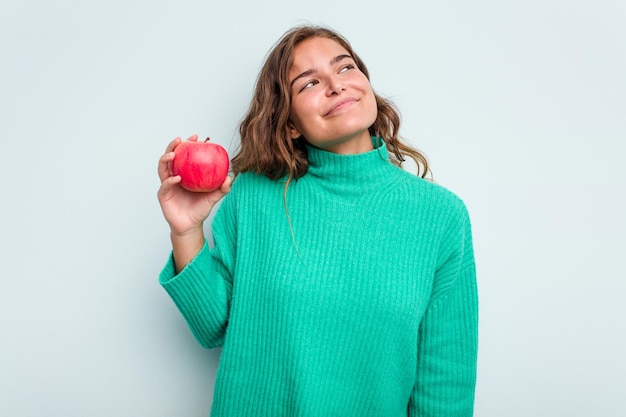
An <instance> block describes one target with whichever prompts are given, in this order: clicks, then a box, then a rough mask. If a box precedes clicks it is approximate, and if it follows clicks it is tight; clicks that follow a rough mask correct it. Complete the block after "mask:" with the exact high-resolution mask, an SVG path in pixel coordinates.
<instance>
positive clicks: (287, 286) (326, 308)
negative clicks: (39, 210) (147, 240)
mask: <svg viewBox="0 0 626 417" xmlns="http://www.w3.org/2000/svg"><path fill="white" fill-rule="evenodd" d="M373 142H374V143H375V146H378V148H377V149H374V150H373V151H370V152H367V153H363V154H357V155H338V154H333V153H330V152H325V151H322V150H319V149H315V148H310V149H309V162H310V167H309V170H308V172H307V174H306V175H304V176H303V177H302V178H300V179H298V180H297V181H294V182H292V183H291V184H290V185H289V188H288V191H287V196H286V198H287V208H288V215H289V219H290V221H289V220H288V217H287V214H286V211H285V206H284V202H283V192H284V185H285V183H284V181H272V180H270V179H268V178H267V177H265V176H264V175H257V174H254V173H244V174H241V175H239V176H238V177H237V180H236V181H235V183H234V185H233V187H232V190H231V192H230V193H229V194H228V195H227V196H226V197H225V198H224V199H223V201H222V204H221V206H220V208H219V209H218V210H217V213H216V215H215V218H214V220H213V224H212V228H213V229H212V230H213V238H214V242H215V244H214V247H213V248H212V249H209V247H208V246H207V245H206V244H205V246H204V248H203V249H202V250H201V251H200V253H199V254H198V255H197V256H196V257H195V258H194V260H193V261H192V262H191V263H189V264H188V265H187V266H186V267H185V269H184V270H183V271H181V272H180V273H179V274H178V275H175V272H174V265H173V261H172V259H171V258H170V260H169V261H168V263H167V264H166V266H165V268H164V269H163V271H162V273H161V275H160V282H161V284H162V285H163V287H164V288H165V289H166V290H167V292H168V293H169V294H170V296H171V297H172V299H173V300H174V302H175V303H176V305H177V306H178V308H179V310H180V311H181V313H182V314H183V316H184V318H185V320H186V321H187V323H188V325H189V327H190V328H191V331H192V332H193V334H194V336H195V337H196V339H197V340H198V342H199V343H200V344H201V345H202V346H205V347H207V348H211V347H216V346H222V345H223V350H222V355H221V359H220V365H219V370H218V373H217V380H216V384H215V393H214V399H213V405H212V412H211V415H212V416H215V417H217V416H219V417H222V416H237V417H247V416H254V417H261V416H263V417H265V416H267V417H277V416H293V417H296V416H298V417H312V416H319V417H331V416H337V417H350V416H355V417H356V416H358V417H367V416H372V417H374V416H380V417H400V416H407V415H408V416H437V417H443V416H471V415H472V413H473V402H474V386H475V378H476V354H477V293H476V280H475V266H474V257H473V251H472V241H471V231H470V223H469V218H468V215H467V211H466V209H465V206H464V204H463V203H462V201H461V200H460V199H459V198H458V197H456V196H455V195H454V194H452V193H451V192H449V191H447V190H446V189H444V188H443V187H441V186H438V185H436V184H433V183H432V182H429V181H426V180H423V179H421V178H419V177H417V176H415V175H412V174H410V173H407V172H405V171H403V170H402V169H400V168H398V167H396V166H394V165H393V164H391V163H390V161H389V158H388V155H387V148H386V146H385V144H384V143H381V141H379V140H373ZM290 223H291V224H290Z"/></svg>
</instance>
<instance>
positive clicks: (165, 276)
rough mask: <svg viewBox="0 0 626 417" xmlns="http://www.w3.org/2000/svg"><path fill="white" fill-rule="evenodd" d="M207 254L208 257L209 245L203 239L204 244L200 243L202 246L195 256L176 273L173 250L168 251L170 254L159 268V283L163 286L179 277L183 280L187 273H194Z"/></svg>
mask: <svg viewBox="0 0 626 417" xmlns="http://www.w3.org/2000/svg"><path fill="white" fill-rule="evenodd" d="M207 256H209V257H210V256H211V255H210V253H209V245H208V243H207V241H206V240H205V241H204V244H203V245H202V248H201V249H200V251H199V252H198V253H197V254H196V256H194V258H193V259H192V260H191V261H190V262H189V263H188V264H187V265H185V267H184V268H183V270H182V271H180V272H179V273H178V274H176V266H175V264H174V253H173V251H172V252H170V256H169V258H168V259H167V262H166V264H165V266H164V267H163V269H162V270H161V273H160V274H159V283H160V284H161V285H162V286H164V287H165V286H167V285H168V284H173V283H174V282H175V281H178V280H181V279H182V280H184V279H185V277H186V276H188V275H196V274H194V272H195V271H197V270H198V267H199V265H198V264H201V263H202V260H203V259H204V258H205V257H207Z"/></svg>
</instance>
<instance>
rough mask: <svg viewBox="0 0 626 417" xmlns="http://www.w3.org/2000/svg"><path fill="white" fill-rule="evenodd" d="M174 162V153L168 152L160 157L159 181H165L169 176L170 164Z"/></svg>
mask: <svg viewBox="0 0 626 417" xmlns="http://www.w3.org/2000/svg"><path fill="white" fill-rule="evenodd" d="M173 160H174V151H169V152H166V153H164V154H163V155H161V158H159V179H160V180H161V182H163V181H165V180H166V179H167V178H169V177H170V176H171V173H170V162H172V161H173Z"/></svg>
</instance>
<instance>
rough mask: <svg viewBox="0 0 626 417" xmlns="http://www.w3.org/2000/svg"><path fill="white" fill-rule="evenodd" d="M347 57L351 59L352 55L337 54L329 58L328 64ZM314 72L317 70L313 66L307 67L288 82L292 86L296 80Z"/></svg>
mask: <svg viewBox="0 0 626 417" xmlns="http://www.w3.org/2000/svg"><path fill="white" fill-rule="evenodd" d="M347 58H349V59H352V56H351V55H348V54H341V55H337V56H336V57H334V58H333V59H331V60H330V63H329V64H330V65H335V64H337V63H339V62H341V61H343V60H344V59H347ZM316 72H317V70H316V69H314V68H311V69H308V70H306V71H304V72H303V73H302V74H300V75H298V76H297V77H296V78H294V79H293V80H291V84H290V85H291V87H293V84H294V83H295V82H296V81H298V80H299V79H300V78H304V77H308V76H309V75H311V74H315V73H316Z"/></svg>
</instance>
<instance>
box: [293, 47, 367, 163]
mask: <svg viewBox="0 0 626 417" xmlns="http://www.w3.org/2000/svg"><path fill="white" fill-rule="evenodd" d="M289 80H290V82H291V115H290V116H291V123H290V124H289V127H288V132H289V135H290V136H291V138H293V139H296V138H298V137H300V136H301V135H302V136H304V137H305V138H306V139H307V141H308V142H309V143H310V144H311V145H313V146H315V147H318V148H321V149H324V150H327V151H331V152H335V153H345V154H348V153H361V152H365V151H367V150H371V149H372V142H371V139H370V134H369V131H368V128H369V127H370V126H371V125H372V124H374V121H375V120H376V116H377V114H378V108H377V106H376V98H375V97H374V91H373V90H372V87H371V85H370V82H369V80H368V79H367V77H366V76H365V74H363V73H362V72H361V70H359V69H358V68H357V66H356V63H355V61H354V59H353V58H352V56H350V54H349V53H348V51H346V49H345V48H343V47H342V46H341V45H340V44H339V43H337V42H336V41H334V40H332V39H328V38H310V39H307V40H305V41H303V42H302V43H300V44H299V45H298V46H296V48H295V50H294V59H293V64H292V66H291V69H290V70H289Z"/></svg>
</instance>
